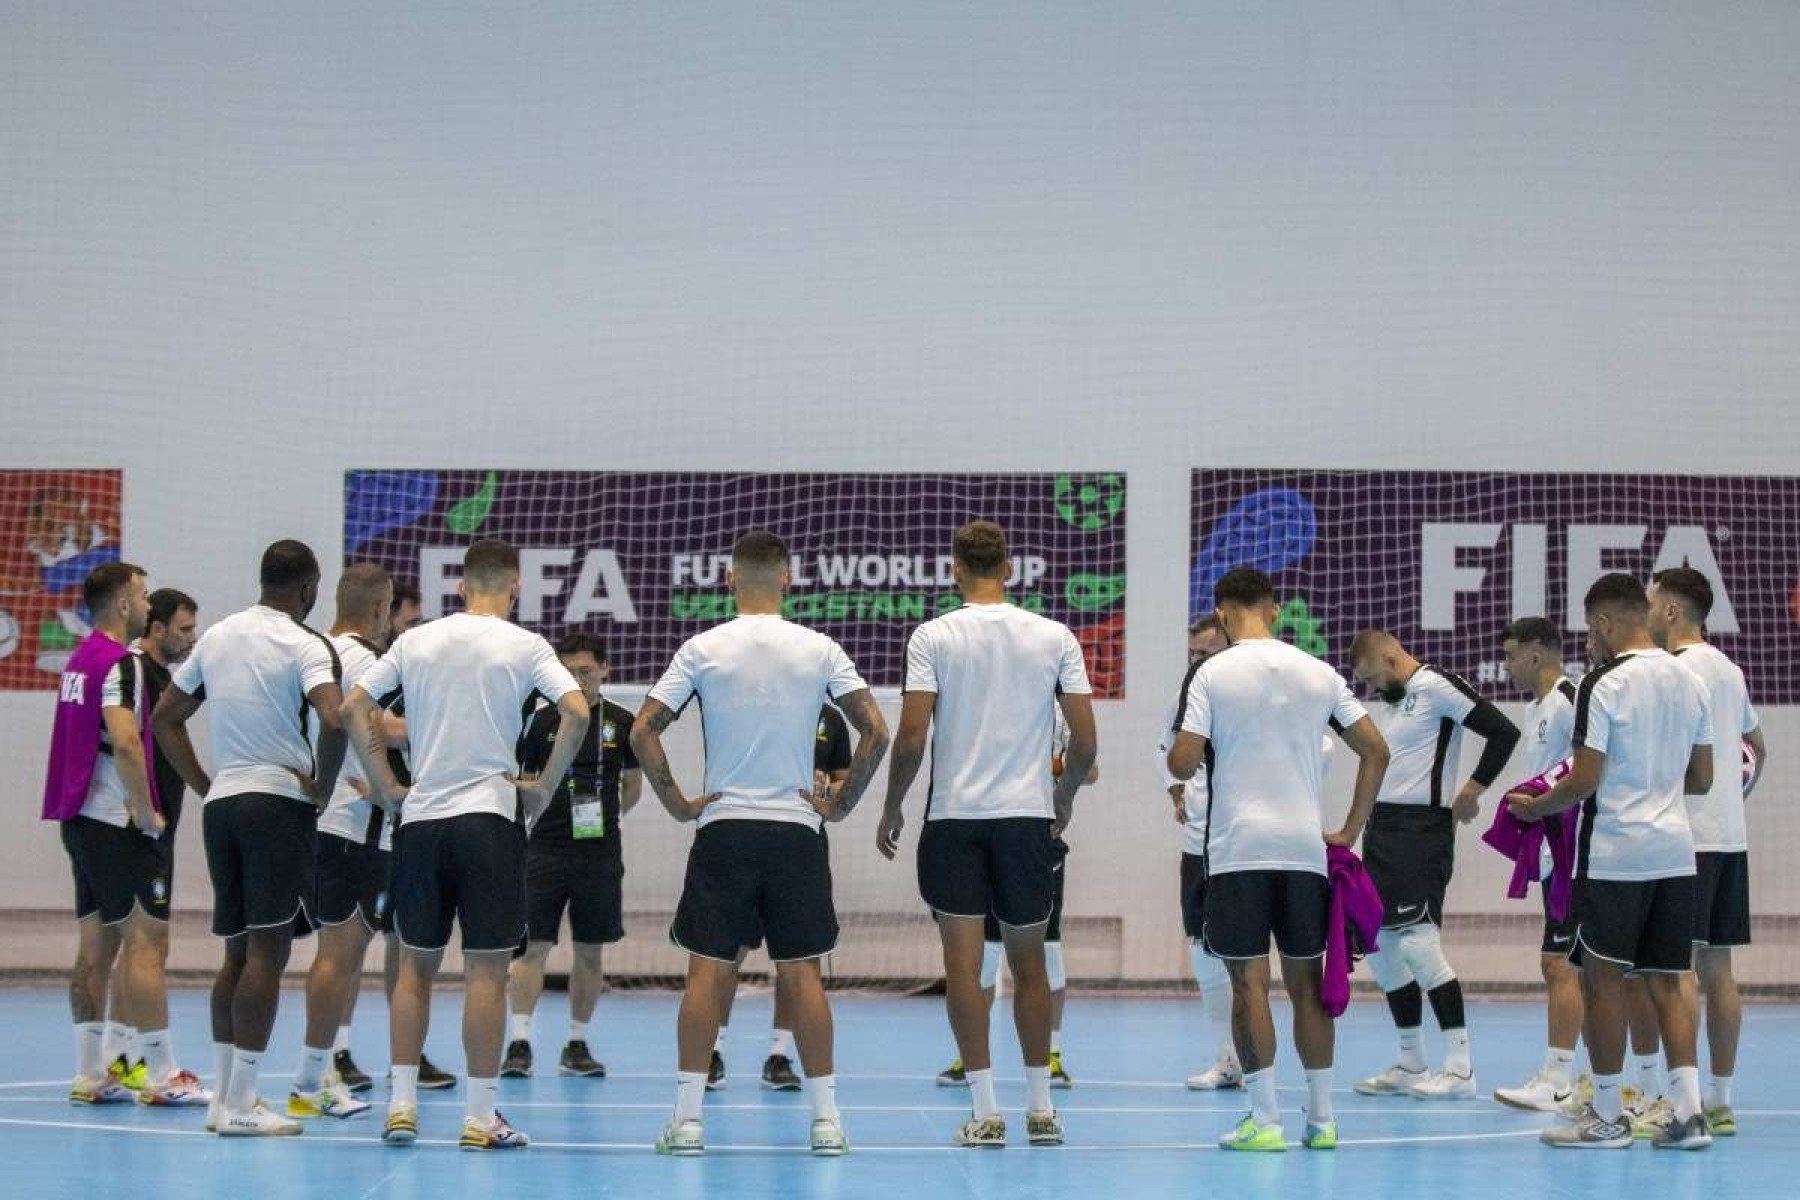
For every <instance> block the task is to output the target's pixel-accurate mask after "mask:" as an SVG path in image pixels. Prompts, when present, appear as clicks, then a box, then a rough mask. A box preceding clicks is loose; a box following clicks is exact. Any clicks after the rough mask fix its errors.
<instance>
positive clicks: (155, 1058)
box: [138, 1029, 175, 1083]
mask: <svg viewBox="0 0 1800 1200" xmlns="http://www.w3.org/2000/svg"><path fill="white" fill-rule="evenodd" d="M138 1048H139V1049H141V1050H142V1051H143V1052H144V1069H145V1070H146V1071H147V1072H149V1075H150V1078H151V1079H152V1080H153V1081H154V1082H156V1083H161V1082H163V1081H164V1080H165V1079H167V1078H168V1077H169V1076H171V1075H173V1074H174V1073H175V1051H174V1050H172V1049H170V1047H169V1031H168V1030H166V1029H156V1030H152V1031H150V1032H149V1033H140V1034H139V1035H138Z"/></svg>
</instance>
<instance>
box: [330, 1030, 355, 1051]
mask: <svg viewBox="0 0 1800 1200" xmlns="http://www.w3.org/2000/svg"><path fill="white" fill-rule="evenodd" d="M348 1049H350V1027H349V1026H348V1025H339V1026H338V1031H337V1040H336V1041H334V1042H332V1043H331V1052H332V1053H333V1054H340V1053H342V1052H343V1051H345V1050H348Z"/></svg>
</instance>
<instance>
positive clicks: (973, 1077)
mask: <svg viewBox="0 0 1800 1200" xmlns="http://www.w3.org/2000/svg"><path fill="white" fill-rule="evenodd" d="M968 1080H969V1107H970V1108H971V1109H972V1110H974V1113H975V1119H976V1120H977V1121H985V1120H986V1119H987V1118H989V1117H997V1116H999V1115H1000V1101H999V1099H998V1098H997V1097H995V1095H994V1069H993V1068H992V1067H989V1068H988V1069H987V1070H985V1071H970V1072H969V1073H968Z"/></svg>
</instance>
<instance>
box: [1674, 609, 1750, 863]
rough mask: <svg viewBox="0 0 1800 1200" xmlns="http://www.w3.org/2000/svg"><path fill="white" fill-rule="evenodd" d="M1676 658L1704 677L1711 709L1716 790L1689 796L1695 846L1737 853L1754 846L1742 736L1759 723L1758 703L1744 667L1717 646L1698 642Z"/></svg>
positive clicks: (1711, 851) (1688, 807)
mask: <svg viewBox="0 0 1800 1200" xmlns="http://www.w3.org/2000/svg"><path fill="white" fill-rule="evenodd" d="M1674 653H1675V658H1676V661H1677V662H1679V663H1680V664H1681V665H1682V666H1684V667H1686V668H1687V669H1688V670H1690V671H1692V672H1693V673H1694V675H1695V676H1696V677H1697V678H1698V679H1699V680H1700V684H1701V686H1702V687H1704V688H1705V689H1706V698H1707V703H1708V705H1709V706H1710V707H1711V709H1712V722H1713V779H1712V790H1711V791H1709V792H1707V793H1706V795H1704V796H1689V797H1688V798H1687V811H1688V826H1689V827H1690V828H1691V829H1692V830H1693V832H1694V849H1695V850H1704V851H1707V852H1708V853H1736V852H1738V851H1743V850H1748V849H1749V848H1750V830H1749V828H1748V826H1747V825H1746V823H1745V820H1744V748H1743V743H1742V739H1743V738H1744V737H1745V736H1747V735H1748V734H1750V733H1751V732H1752V731H1754V730H1755V729H1756V726H1757V717H1756V709H1755V707H1754V706H1753V705H1752V704H1751V703H1750V690H1749V689H1748V688H1747V687H1745V686H1744V673H1743V672H1742V671H1741V670H1739V669H1738V665H1737V664H1736V663H1734V662H1732V661H1731V660H1730V659H1729V658H1726V657H1725V655H1724V654H1723V653H1721V652H1720V651H1719V649H1718V648H1717V647H1716V646H1712V645H1709V644H1708V643H1706V642H1698V643H1696V644H1694V645H1692V646H1683V647H1682V648H1681V649H1679V650H1677V651H1675V652H1674Z"/></svg>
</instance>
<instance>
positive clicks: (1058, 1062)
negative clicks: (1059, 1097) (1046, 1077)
mask: <svg viewBox="0 0 1800 1200" xmlns="http://www.w3.org/2000/svg"><path fill="white" fill-rule="evenodd" d="M1050 1086H1051V1087H1053V1088H1058V1089H1060V1090H1062V1091H1065V1092H1066V1091H1068V1090H1069V1089H1070V1088H1072V1087H1074V1086H1075V1081H1074V1080H1073V1079H1071V1078H1070V1077H1069V1070H1068V1068H1067V1067H1065V1066H1063V1057H1062V1051H1061V1050H1052V1051H1051V1052H1050Z"/></svg>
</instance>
